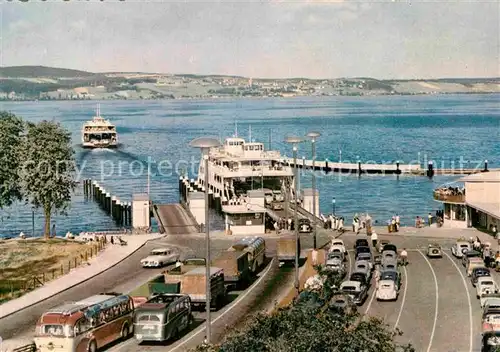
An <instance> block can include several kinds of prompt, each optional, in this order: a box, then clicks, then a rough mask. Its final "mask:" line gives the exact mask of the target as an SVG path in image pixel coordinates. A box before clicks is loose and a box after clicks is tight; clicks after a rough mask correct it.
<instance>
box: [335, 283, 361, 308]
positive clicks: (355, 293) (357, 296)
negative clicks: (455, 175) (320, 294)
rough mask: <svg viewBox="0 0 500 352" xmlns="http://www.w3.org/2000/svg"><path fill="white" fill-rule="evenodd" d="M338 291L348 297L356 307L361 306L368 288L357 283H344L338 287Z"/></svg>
mask: <svg viewBox="0 0 500 352" xmlns="http://www.w3.org/2000/svg"><path fill="white" fill-rule="evenodd" d="M340 291H341V292H342V293H344V294H347V295H349V296H350V297H351V299H352V300H353V302H354V304H357V305H362V304H363V302H364V301H365V300H366V298H367V297H368V286H367V285H363V284H362V283H361V282H359V281H350V280H349V281H344V282H343V283H342V284H341V285H340Z"/></svg>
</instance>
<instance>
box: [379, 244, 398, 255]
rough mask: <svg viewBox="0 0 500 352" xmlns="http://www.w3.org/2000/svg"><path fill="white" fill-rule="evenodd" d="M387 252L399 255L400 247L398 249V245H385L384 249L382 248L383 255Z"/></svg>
mask: <svg viewBox="0 0 500 352" xmlns="http://www.w3.org/2000/svg"><path fill="white" fill-rule="evenodd" d="M385 251H393V252H396V253H397V252H398V247H396V245H394V244H392V243H387V244H386V245H384V247H382V253H384V252H385Z"/></svg>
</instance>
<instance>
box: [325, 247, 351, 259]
mask: <svg viewBox="0 0 500 352" xmlns="http://www.w3.org/2000/svg"><path fill="white" fill-rule="evenodd" d="M333 258H339V259H340V260H342V261H345V260H346V257H345V254H344V252H342V251H341V250H340V249H336V248H333V250H331V251H329V252H328V253H327V254H326V258H325V260H326V261H328V260H329V259H333Z"/></svg>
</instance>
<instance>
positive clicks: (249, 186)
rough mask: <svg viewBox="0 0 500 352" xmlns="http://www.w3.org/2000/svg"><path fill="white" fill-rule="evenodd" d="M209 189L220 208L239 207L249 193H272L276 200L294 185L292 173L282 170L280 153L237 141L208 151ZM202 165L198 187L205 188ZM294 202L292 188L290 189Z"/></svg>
mask: <svg viewBox="0 0 500 352" xmlns="http://www.w3.org/2000/svg"><path fill="white" fill-rule="evenodd" d="M208 163H209V171H210V172H209V181H208V182H209V184H208V189H209V190H210V191H212V192H213V193H214V194H218V195H220V197H221V201H222V204H223V205H228V204H229V205H231V204H241V202H240V200H241V199H243V198H244V197H245V195H246V194H247V192H248V191H251V190H262V191H269V190H270V191H271V192H273V193H274V194H275V197H274V198H276V199H275V200H278V201H283V199H282V196H280V194H281V195H284V193H285V190H286V189H287V188H288V187H286V186H287V182H288V185H290V186H292V185H293V182H294V174H293V169H292V168H291V167H289V166H284V165H283V163H282V157H281V155H280V152H279V151H276V150H269V151H266V150H265V149H264V143H257V142H247V141H245V139H243V138H240V137H237V136H236V137H231V138H226V139H225V140H224V143H223V145H222V146H221V147H216V148H211V149H210V150H209V159H208ZM204 182H205V172H204V165H203V162H201V163H200V166H199V170H198V180H197V184H198V185H200V186H201V187H204ZM291 188H292V190H291V192H292V194H291V195H290V196H291V198H289V199H293V198H294V195H293V187H291Z"/></svg>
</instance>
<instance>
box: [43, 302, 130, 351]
mask: <svg viewBox="0 0 500 352" xmlns="http://www.w3.org/2000/svg"><path fill="white" fill-rule="evenodd" d="M133 318H134V303H133V299H132V297H130V296H128V295H123V294H119V293H105V294H99V295H94V296H91V297H88V298H86V299H83V300H81V301H77V302H71V303H65V304H62V305H60V306H57V307H54V308H52V309H49V310H48V311H47V312H45V313H44V314H42V316H41V317H40V319H38V321H37V324H36V333H35V344H36V347H37V349H38V351H40V352H57V351H60V352H63V351H64V352H70V351H74V352H96V351H97V350H98V349H100V348H102V347H103V346H106V345H108V344H110V343H112V342H114V341H116V340H118V339H120V338H122V339H126V338H128V337H129V336H130V335H132V333H133Z"/></svg>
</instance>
